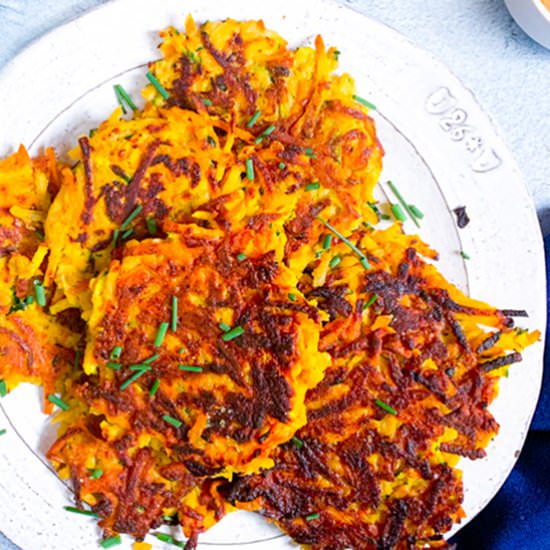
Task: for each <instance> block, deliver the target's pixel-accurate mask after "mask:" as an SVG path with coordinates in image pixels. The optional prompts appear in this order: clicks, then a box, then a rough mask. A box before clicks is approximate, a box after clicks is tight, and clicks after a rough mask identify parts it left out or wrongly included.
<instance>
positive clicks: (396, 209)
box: [391, 203, 407, 222]
mask: <svg viewBox="0 0 550 550" xmlns="http://www.w3.org/2000/svg"><path fill="white" fill-rule="evenodd" d="M391 211H392V214H393V215H394V217H395V219H396V220H398V221H400V222H404V221H405V220H406V219H407V216H405V213H404V212H403V209H402V208H401V206H400V205H399V204H397V203H394V204H392V205H391Z"/></svg>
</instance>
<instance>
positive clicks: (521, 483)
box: [453, 235, 550, 550]
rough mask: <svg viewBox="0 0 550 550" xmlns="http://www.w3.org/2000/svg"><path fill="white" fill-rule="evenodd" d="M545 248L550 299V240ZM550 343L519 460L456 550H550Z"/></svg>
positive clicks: (458, 541) (459, 538)
mask: <svg viewBox="0 0 550 550" xmlns="http://www.w3.org/2000/svg"><path fill="white" fill-rule="evenodd" d="M544 244H545V249H546V272H547V274H548V294H549V295H550V235H548V236H547V237H546V239H545V242H544ZM547 305H548V306H549V307H548V311H550V300H549V302H548V304H547ZM549 338H550V330H547V333H546V351H545V355H544V365H545V369H544V380H543V383H542V392H541V396H540V400H539V404H538V406H537V411H536V413H535V418H534V420H533V423H532V425H531V430H530V432H529V435H528V436H527V441H526V442H525V446H524V448H523V451H522V453H521V456H520V457H519V460H518V462H517V464H516V466H515V468H514V470H513V471H512V474H511V475H510V477H509V478H508V480H507V481H506V483H505V484H504V486H503V487H502V489H501V490H500V491H499V493H498V494H497V495H496V497H495V498H494V499H493V500H492V501H491V503H490V504H489V505H488V506H487V507H486V508H485V509H484V510H483V511H482V512H481V513H480V514H479V515H478V516H477V517H476V518H475V519H474V520H473V521H472V522H471V523H469V524H468V525H467V526H466V527H464V528H463V529H462V530H461V531H460V532H459V533H458V535H457V536H455V537H454V538H453V542H454V543H456V545H457V550H550V345H548V340H549Z"/></svg>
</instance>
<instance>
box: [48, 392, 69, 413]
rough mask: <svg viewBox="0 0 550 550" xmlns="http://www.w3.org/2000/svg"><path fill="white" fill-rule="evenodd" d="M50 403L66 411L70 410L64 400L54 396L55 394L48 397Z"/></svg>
mask: <svg viewBox="0 0 550 550" xmlns="http://www.w3.org/2000/svg"><path fill="white" fill-rule="evenodd" d="M48 401H49V402H50V403H53V404H54V405H57V406H58V407H59V408H60V409H63V410H64V411H68V410H69V405H67V403H65V401H63V399H61V398H60V397H57V395H54V394H53V393H50V395H48Z"/></svg>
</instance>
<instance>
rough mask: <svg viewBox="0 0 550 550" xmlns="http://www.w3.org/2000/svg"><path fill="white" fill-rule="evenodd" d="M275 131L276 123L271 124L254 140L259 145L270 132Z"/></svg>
mask: <svg viewBox="0 0 550 550" xmlns="http://www.w3.org/2000/svg"><path fill="white" fill-rule="evenodd" d="M274 131H275V125H273V124H270V125H269V126H268V127H267V128H266V129H265V130H264V131H263V132H262V133H261V134H260V135H259V136H258V137H257V138H256V140H255V141H254V143H256V145H259V144H260V143H261V142H262V141H263V139H264V138H265V137H267V136H268V135H269V134H271V133H273V132H274Z"/></svg>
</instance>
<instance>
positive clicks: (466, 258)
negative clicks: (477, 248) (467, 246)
mask: <svg viewBox="0 0 550 550" xmlns="http://www.w3.org/2000/svg"><path fill="white" fill-rule="evenodd" d="M460 255H461V256H462V257H463V258H464V259H465V260H471V258H470V256H468V254H466V252H464V250H461V251H460Z"/></svg>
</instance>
